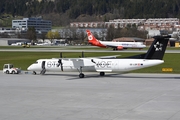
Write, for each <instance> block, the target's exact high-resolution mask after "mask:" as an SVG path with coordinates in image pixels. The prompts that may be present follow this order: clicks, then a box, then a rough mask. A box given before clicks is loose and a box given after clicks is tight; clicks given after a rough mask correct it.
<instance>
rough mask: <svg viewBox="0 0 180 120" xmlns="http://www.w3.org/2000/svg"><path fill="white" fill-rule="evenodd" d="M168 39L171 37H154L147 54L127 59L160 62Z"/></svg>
mask: <svg viewBox="0 0 180 120" xmlns="http://www.w3.org/2000/svg"><path fill="white" fill-rule="evenodd" d="M170 37H171V36H154V41H153V43H152V44H151V46H150V47H149V50H148V51H147V53H143V54H139V55H135V56H130V57H127V58H134V59H159V60H162V59H163V56H164V53H165V51H166V47H167V44H168V41H169V38H170Z"/></svg>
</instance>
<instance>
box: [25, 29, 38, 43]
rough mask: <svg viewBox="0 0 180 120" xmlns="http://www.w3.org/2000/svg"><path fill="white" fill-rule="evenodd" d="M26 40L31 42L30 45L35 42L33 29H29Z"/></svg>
mask: <svg viewBox="0 0 180 120" xmlns="http://www.w3.org/2000/svg"><path fill="white" fill-rule="evenodd" d="M26 37H27V39H29V40H31V43H35V42H37V36H36V30H35V28H34V27H29V28H28V30H27V33H26Z"/></svg>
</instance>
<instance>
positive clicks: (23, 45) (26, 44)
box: [22, 42, 30, 48]
mask: <svg viewBox="0 0 180 120" xmlns="http://www.w3.org/2000/svg"><path fill="white" fill-rule="evenodd" d="M22 47H23V48H29V47H30V45H29V44H28V43H27V42H24V43H23V44H22Z"/></svg>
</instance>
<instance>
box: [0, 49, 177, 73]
mask: <svg viewBox="0 0 180 120" xmlns="http://www.w3.org/2000/svg"><path fill="white" fill-rule="evenodd" d="M119 54H120V55H121V56H120V58H121V57H127V56H131V55H136V54H139V53H122V52H121V53H119ZM84 55H85V57H96V56H107V55H108V56H109V55H117V53H112V52H109V53H105V52H97V53H91V52H88V53H84ZM79 56H81V52H79V53H70V52H64V53H63V57H66V58H69V57H70V58H73V57H76V58H78V57H79ZM58 57H59V53H58V52H0V66H2V67H3V64H5V63H12V64H14V66H15V67H20V68H21V69H22V70H26V69H27V67H28V66H29V65H30V64H32V63H33V62H35V61H36V60H37V59H41V58H58ZM179 60H180V55H179V54H178V53H166V54H165V55H164V61H165V63H163V64H161V65H157V66H154V67H149V68H144V69H140V70H135V71H132V72H133V73H164V72H162V68H173V72H172V73H180V65H179Z"/></svg>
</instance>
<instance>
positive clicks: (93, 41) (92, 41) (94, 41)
mask: <svg viewBox="0 0 180 120" xmlns="http://www.w3.org/2000/svg"><path fill="white" fill-rule="evenodd" d="M86 32H87V36H88V42H89V43H90V44H91V45H94V46H98V47H103V48H105V47H106V46H105V45H103V44H101V42H100V41H99V40H97V39H96V38H95V37H94V35H93V34H92V33H91V31H90V30H86Z"/></svg>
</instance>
